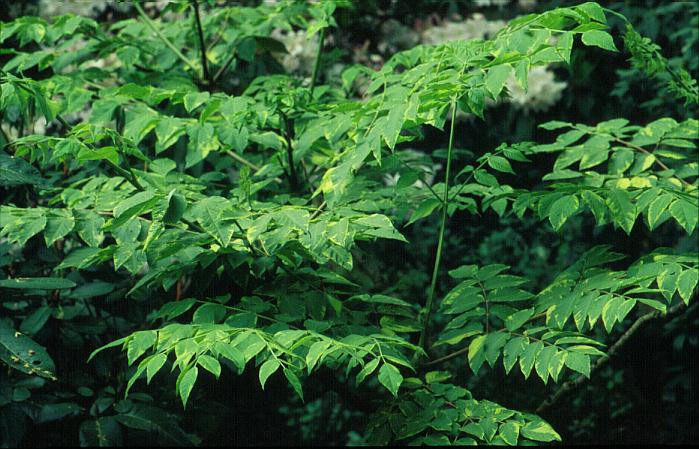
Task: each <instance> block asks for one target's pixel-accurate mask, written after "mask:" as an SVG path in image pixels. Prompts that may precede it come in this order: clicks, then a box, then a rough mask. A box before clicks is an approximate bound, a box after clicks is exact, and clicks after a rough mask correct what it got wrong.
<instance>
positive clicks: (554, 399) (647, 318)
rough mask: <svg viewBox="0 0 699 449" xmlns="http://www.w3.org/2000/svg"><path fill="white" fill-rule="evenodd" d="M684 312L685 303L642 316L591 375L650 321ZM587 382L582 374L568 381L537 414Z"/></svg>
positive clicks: (548, 399)
mask: <svg viewBox="0 0 699 449" xmlns="http://www.w3.org/2000/svg"><path fill="white" fill-rule="evenodd" d="M682 310H684V303H679V304H677V305H675V306H673V307H670V308H669V309H668V310H667V311H666V313H662V312H659V311H656V312H650V313H647V314H645V315H642V316H641V317H639V318H638V319H637V320H636V321H635V322H634V323H633V324H632V325H631V327H629V328H628V329H627V330H626V332H624V333H623V334H622V335H621V337H619V339H618V340H617V341H616V342H615V343H614V344H613V345H612V346H611V347H610V348H609V350H608V351H607V354H605V355H604V356H602V357H600V358H599V359H597V361H596V362H595V364H594V365H593V366H592V369H590V375H592V374H593V373H595V372H597V371H599V369H600V368H602V367H603V366H604V365H605V364H606V363H607V362H608V361H609V359H610V358H612V357H614V356H615V355H616V354H617V353H618V352H619V350H620V349H621V348H622V347H623V346H624V345H625V344H626V343H627V342H628V341H629V339H630V338H631V337H632V336H633V335H634V334H635V333H636V332H637V331H638V330H639V329H640V328H641V327H643V326H644V325H645V324H647V323H648V322H650V321H653V320H657V319H660V318H670V317H673V316H675V315H677V314H679V313H680V312H681V311H682ZM586 380H587V377H585V376H583V375H582V374H581V375H579V376H578V377H577V378H575V379H573V380H569V381H566V382H564V383H562V384H561V386H560V387H559V388H558V390H556V392H555V393H553V394H552V395H551V396H549V397H548V398H546V399H545V400H544V401H543V402H542V403H541V404H539V406H538V407H537V408H536V413H537V414H540V413H542V412H544V411H546V410H548V409H549V408H551V407H552V406H553V405H555V404H556V403H557V402H558V401H560V399H561V398H562V397H563V396H564V395H565V394H566V393H568V392H569V391H571V390H573V389H575V388H577V387H579V386H580V385H582V384H583V383H585V381H586Z"/></svg>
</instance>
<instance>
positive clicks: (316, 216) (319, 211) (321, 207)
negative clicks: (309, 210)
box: [309, 201, 328, 220]
mask: <svg viewBox="0 0 699 449" xmlns="http://www.w3.org/2000/svg"><path fill="white" fill-rule="evenodd" d="M327 205H328V204H327V203H326V202H325V201H323V202H322V203H320V206H318V209H316V211H315V212H313V214H311V218H310V219H309V220H314V219H316V218H318V215H320V213H321V212H322V211H323V209H325V206H327Z"/></svg>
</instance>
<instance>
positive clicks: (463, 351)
mask: <svg viewBox="0 0 699 449" xmlns="http://www.w3.org/2000/svg"><path fill="white" fill-rule="evenodd" d="M545 316H546V312H542V313H539V314H536V315H534V316H533V317H531V318H529V319H528V320H527V321H525V323H528V322H530V321H535V320H538V319H539V318H543V317H545ZM506 330H507V328H502V329H500V330H498V332H503V331H506ZM467 352H468V346H465V347H463V348H461V349H459V350H457V351H454V352H451V353H449V354H447V355H445V356H443V357H440V358H438V359H434V360H430V361H429V362H426V363H425V364H424V365H425V366H433V365H439V364H440V363H443V362H446V361H447V360H451V359H453V358H456V357H458V356H460V355H461V354H466V353H467Z"/></svg>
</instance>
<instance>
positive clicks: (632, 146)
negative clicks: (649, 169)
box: [614, 138, 693, 187]
mask: <svg viewBox="0 0 699 449" xmlns="http://www.w3.org/2000/svg"><path fill="white" fill-rule="evenodd" d="M614 140H615V141H616V142H618V143H620V144H622V145H626V146H627V147H629V148H632V149H634V150H636V151H640V152H641V153H644V154H647V155H650V156H653V157H655V155H654V154H653V153H651V152H650V151H648V150H646V149H645V148H643V147H641V146H638V145H635V144H633V143H631V142H627V141H625V140H621V139H619V138H615V139H614ZM654 162H655V163H656V164H658V165H659V166H660V168H662V169H663V170H670V167H668V166H667V165H665V163H664V162H663V161H661V160H660V159H658V158H657V157H655V161H654ZM676 178H677V179H679V180H680V182H682V183H684V185H686V186H687V187H693V186H692V184H690V183H689V182H687V181H685V180H684V179H682V178H680V177H678V176H676Z"/></svg>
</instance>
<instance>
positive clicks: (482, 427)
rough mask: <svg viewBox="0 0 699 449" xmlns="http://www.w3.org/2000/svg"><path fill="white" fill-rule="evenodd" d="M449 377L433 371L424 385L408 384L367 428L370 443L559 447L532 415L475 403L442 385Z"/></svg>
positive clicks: (465, 392) (463, 393)
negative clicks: (540, 444) (542, 444)
mask: <svg viewBox="0 0 699 449" xmlns="http://www.w3.org/2000/svg"><path fill="white" fill-rule="evenodd" d="M449 377H450V375H449V373H445V372H439V371H431V372H428V373H427V374H426V375H425V379H426V381H425V382H423V381H422V380H420V379H418V378H415V377H411V378H408V379H406V383H408V382H409V384H408V385H406V387H407V389H408V390H409V391H408V392H407V393H406V394H405V395H403V396H402V397H401V398H400V400H398V401H394V402H391V403H390V404H389V405H388V406H386V407H384V408H382V409H381V410H380V411H379V412H378V413H377V414H376V415H375V420H373V421H372V423H371V424H370V426H369V432H370V433H369V442H370V443H371V444H375V445H385V444H387V443H389V442H391V441H397V442H400V443H401V444H410V445H426V446H444V445H447V446H449V445H459V446H460V445H476V444H489V445H503V446H504V445H508V446H515V445H522V444H527V443H529V444H531V442H550V441H560V440H561V437H560V436H559V435H558V433H556V431H555V430H553V429H552V428H551V426H550V425H548V424H547V423H546V422H544V421H543V420H541V419H540V418H539V417H537V416H535V415H531V414H528V413H520V412H516V411H514V410H508V409H506V408H504V407H502V406H500V405H498V404H496V403H494V402H490V401H487V400H483V401H478V400H476V399H474V398H473V396H472V394H471V392H469V391H468V390H467V389H465V388H462V387H459V386H457V385H453V384H450V383H445V381H447V380H449Z"/></svg>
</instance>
